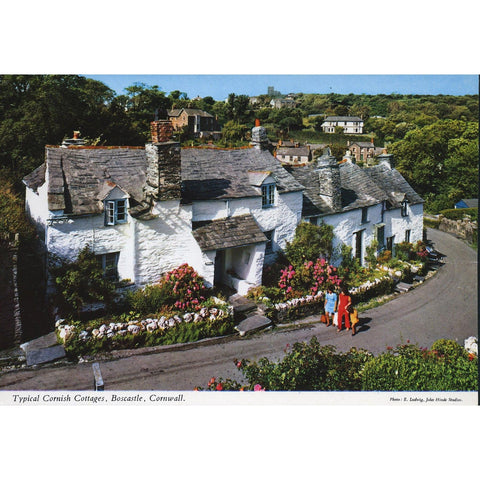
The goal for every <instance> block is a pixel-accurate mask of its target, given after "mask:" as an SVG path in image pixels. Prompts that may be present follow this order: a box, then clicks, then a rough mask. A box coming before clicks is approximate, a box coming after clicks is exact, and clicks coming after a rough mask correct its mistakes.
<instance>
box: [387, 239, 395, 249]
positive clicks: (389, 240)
mask: <svg viewBox="0 0 480 480" xmlns="http://www.w3.org/2000/svg"><path fill="white" fill-rule="evenodd" d="M394 238H395V237H394V236H393V237H387V250H390V252H392V253H393V239H394Z"/></svg>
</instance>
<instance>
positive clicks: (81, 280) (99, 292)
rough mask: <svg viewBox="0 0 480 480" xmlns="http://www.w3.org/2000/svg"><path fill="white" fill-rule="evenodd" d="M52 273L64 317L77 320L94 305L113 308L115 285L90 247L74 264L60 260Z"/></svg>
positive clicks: (79, 255) (82, 252)
mask: <svg viewBox="0 0 480 480" xmlns="http://www.w3.org/2000/svg"><path fill="white" fill-rule="evenodd" d="M50 271H51V273H52V275H53V277H54V279H55V285H56V300H57V304H58V305H59V306H60V309H61V310H62V312H63V313H66V314H67V315H71V316H73V317H75V318H78V317H79V315H80V311H81V309H82V308H83V307H84V306H85V305H87V304H89V303H95V302H104V303H105V304H106V306H107V307H109V306H111V304H112V302H113V299H114V296H115V283H114V282H113V281H111V280H109V279H107V278H105V276H104V272H103V270H102V267H101V265H100V264H99V262H98V261H97V259H96V258H95V254H94V253H93V252H92V251H91V250H90V247H89V246H88V245H87V246H86V247H85V248H84V249H83V250H82V251H81V252H80V253H79V254H78V257H77V259H76V260H75V261H73V262H68V261H64V260H60V259H57V264H56V265H53V266H51V268H50Z"/></svg>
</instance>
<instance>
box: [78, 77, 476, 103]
mask: <svg viewBox="0 0 480 480" xmlns="http://www.w3.org/2000/svg"><path fill="white" fill-rule="evenodd" d="M85 76H88V77H89V78H93V79H95V80H100V81H101V82H103V83H105V84H106V85H108V86H109V87H110V88H111V89H113V90H114V91H116V92H117V94H123V93H125V92H124V89H125V88H126V87H128V86H131V85H133V84H134V83H137V82H138V83H144V84H146V85H148V86H153V85H157V86H158V87H159V89H160V90H162V91H164V92H167V93H169V92H171V91H173V90H180V91H181V92H185V93H186V94H187V95H188V97H189V98H195V97H196V96H200V97H206V96H211V97H213V98H214V99H215V100H224V99H226V98H227V97H228V95H229V94H230V93H235V94H237V95H248V96H255V95H261V94H266V93H267V89H268V87H269V86H273V87H274V88H275V90H277V91H280V92H281V93H282V94H287V93H300V92H301V93H340V94H349V93H354V94H362V93H365V94H372V95H373V94H379V93H384V94H391V93H399V94H422V95H438V94H443V95H474V94H477V93H478V82H479V79H478V76H477V75H365V74H364V75H271V74H269V75H208V74H202V75H193V74H192V75H132V74H128V75H113V74H109V75H85Z"/></svg>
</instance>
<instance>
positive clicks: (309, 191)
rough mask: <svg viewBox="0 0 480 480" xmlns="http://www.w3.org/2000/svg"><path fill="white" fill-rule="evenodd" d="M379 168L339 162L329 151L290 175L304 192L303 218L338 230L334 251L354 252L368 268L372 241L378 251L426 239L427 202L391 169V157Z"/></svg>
mask: <svg viewBox="0 0 480 480" xmlns="http://www.w3.org/2000/svg"><path fill="white" fill-rule="evenodd" d="M379 161H380V163H379V165H378V166H375V167H372V168H365V169H363V168H360V167H359V166H358V165H356V164H355V163H354V162H353V161H352V157H351V156H348V155H347V156H346V158H345V160H344V161H343V162H341V163H338V162H337V160H336V158H335V157H333V156H332V155H331V154H330V150H329V149H328V148H327V149H325V152H324V154H323V155H322V156H321V157H319V158H318V160H317V161H316V162H314V163H313V164H310V165H307V166H304V167H297V168H291V169H290V170H289V171H290V172H291V173H292V175H293V176H294V177H295V178H296V179H297V181H298V182H299V183H300V184H302V185H303V186H304V187H305V191H304V194H303V208H302V218H303V219H304V220H306V221H309V222H311V223H314V224H316V225H319V224H320V223H321V222H325V223H326V224H328V225H332V226H333V228H334V230H333V232H334V235H335V237H334V248H337V250H339V248H340V246H341V244H342V243H343V244H346V245H348V246H350V247H352V253H353V255H354V256H355V257H357V258H358V259H359V260H360V263H362V264H363V263H364V259H365V254H366V247H367V246H368V245H370V244H371V243H372V242H373V241H374V240H376V241H377V242H378V248H379V250H382V249H388V250H390V251H392V250H394V248H395V247H394V246H395V243H400V242H403V241H408V242H412V243H413V242H416V241H418V240H422V238H423V200H422V199H421V198H420V197H419V196H418V195H417V194H416V193H415V191H414V190H413V189H412V187H411V186H410V185H409V184H408V183H407V181H406V180H405V179H404V178H403V177H402V175H401V174H400V173H399V172H398V171H397V170H395V168H393V156H392V155H389V154H384V155H381V156H379Z"/></svg>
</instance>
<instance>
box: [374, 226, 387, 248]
mask: <svg viewBox="0 0 480 480" xmlns="http://www.w3.org/2000/svg"><path fill="white" fill-rule="evenodd" d="M375 227H376V240H377V242H378V249H379V250H382V249H383V247H384V246H385V225H383V224H380V225H376V226H375Z"/></svg>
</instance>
